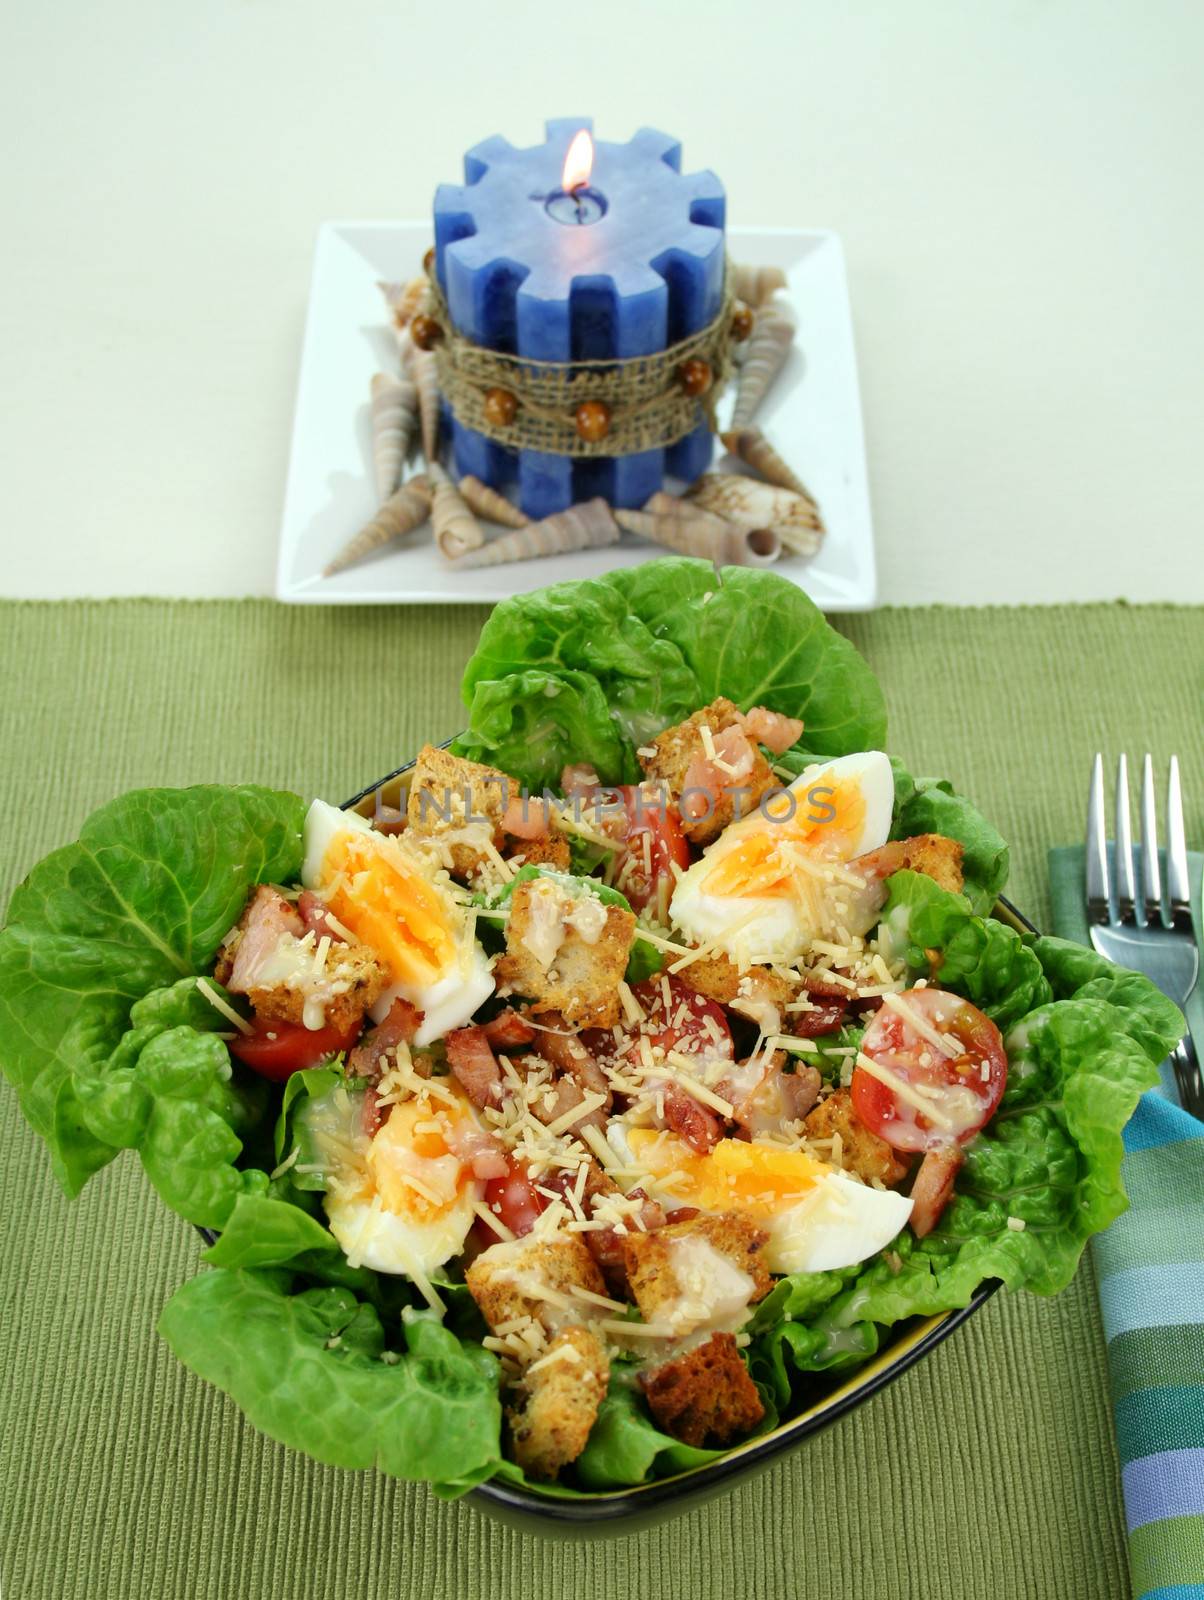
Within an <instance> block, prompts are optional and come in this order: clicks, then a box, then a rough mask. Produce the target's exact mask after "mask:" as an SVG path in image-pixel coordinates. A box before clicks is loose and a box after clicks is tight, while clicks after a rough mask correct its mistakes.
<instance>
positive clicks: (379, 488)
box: [371, 372, 418, 504]
mask: <svg viewBox="0 0 1204 1600" xmlns="http://www.w3.org/2000/svg"><path fill="white" fill-rule="evenodd" d="M371 406H372V465H373V467H374V469H375V471H376V492H377V495H378V496H379V497H380V500H381V503H382V504H383V503H384V502H385V501H386V500H387V499H388V498H389V496H390V495H391V494H393V493H394V492H395V491H396V489H397V487H398V485H399V484H400V483H401V472H402V468H403V467H404V466H405V460H406V457H407V456H408V455H409V453H410V440H411V439H412V438H413V437H414V424H415V422H416V421H417V420H418V391H417V389H415V387H414V385H413V384H412V383H411V382H410V380H409V379H408V378H396V377H394V376H393V374H392V373H391V372H375V373H373V375H372V401H371Z"/></svg>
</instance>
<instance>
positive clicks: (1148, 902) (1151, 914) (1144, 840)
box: [1141, 750, 1162, 923]
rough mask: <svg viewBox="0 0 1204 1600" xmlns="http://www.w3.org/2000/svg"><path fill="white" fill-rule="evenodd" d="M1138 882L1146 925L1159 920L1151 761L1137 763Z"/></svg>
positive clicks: (1148, 758) (1159, 881) (1159, 883)
mask: <svg viewBox="0 0 1204 1600" xmlns="http://www.w3.org/2000/svg"><path fill="white" fill-rule="evenodd" d="M1141 882H1142V887H1143V888H1144V890H1145V918H1146V921H1147V922H1151V923H1160V922H1161V921H1162V873H1161V870H1160V869H1159V866H1158V815H1157V812H1156V810H1155V808H1154V758H1153V756H1151V755H1150V753H1149V751H1148V750H1147V751H1146V757H1145V760H1144V761H1143V762H1142V764H1141Z"/></svg>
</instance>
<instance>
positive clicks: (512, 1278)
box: [464, 1233, 606, 1328]
mask: <svg viewBox="0 0 1204 1600" xmlns="http://www.w3.org/2000/svg"><path fill="white" fill-rule="evenodd" d="M464 1281H465V1282H466V1283H467V1285H468V1291H469V1293H470V1294H471V1295H472V1297H473V1299H474V1300H475V1301H476V1303H477V1306H478V1307H479V1308H480V1312H481V1315H482V1316H483V1317H484V1318H485V1321H486V1322H487V1323H488V1324H489V1326H490V1327H491V1328H497V1327H500V1326H501V1325H502V1324H503V1323H506V1322H510V1321H513V1319H514V1318H516V1317H531V1318H532V1319H533V1320H534V1321H536V1322H539V1323H541V1324H542V1325H543V1326H549V1325H550V1321H556V1320H557V1319H558V1317H560V1316H561V1315H562V1313H563V1312H564V1309H565V1304H566V1302H567V1303H568V1304H576V1305H580V1304H582V1302H581V1301H579V1300H574V1299H573V1297H572V1295H571V1293H570V1291H571V1290H572V1289H573V1288H574V1287H576V1288H578V1289H589V1290H590V1291H592V1293H594V1294H605V1293H606V1285H605V1284H604V1283H603V1281H602V1274H601V1272H599V1270H598V1267H597V1263H596V1262H595V1261H594V1258H593V1256H591V1255H590V1253H589V1251H588V1250H587V1249H586V1247H585V1245H584V1243H583V1242H582V1239H581V1235H580V1234H577V1233H558V1234H555V1235H554V1236H552V1237H549V1238H540V1237H539V1236H538V1235H536V1234H528V1235H527V1236H526V1237H525V1238H522V1239H507V1240H505V1241H504V1242H503V1243H501V1244H494V1245H490V1247H489V1248H488V1250H483V1251H482V1252H481V1254H480V1255H479V1256H477V1258H476V1260H475V1261H474V1262H473V1263H472V1264H471V1266H469V1267H468V1268H467V1270H466V1271H465V1274H464Z"/></svg>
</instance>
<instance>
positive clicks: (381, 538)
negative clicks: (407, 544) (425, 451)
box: [322, 476, 431, 578]
mask: <svg viewBox="0 0 1204 1600" xmlns="http://www.w3.org/2000/svg"><path fill="white" fill-rule="evenodd" d="M430 510H431V486H430V483H429V482H428V480H427V479H426V478H425V477H421V476H420V477H417V478H411V479H410V481H409V482H408V483H403V484H402V486H401V488H400V489H398V491H397V493H396V494H394V495H391V496H390V497H389V499H388V500H386V501H385V503H384V505H383V506H381V508H380V510H379V511H378V512H377V513H376V515H375V516H374V517H373V518H372V521H371V522H369V523H367V524H366V525H365V526H364V527H362V528H361V529H360V531H359V532H358V533H357V534H356V536H355V538H354V539H352V541H351V542H350V544H348V545H345V546H344V548H343V549H342V550H340V551H339V553H338V555H337V556H335V558H334V560H333V561H332V562H330V564H329V565H328V566H327V567H326V568H325V570H324V571H323V573H322V576H323V577H324V578H329V577H332V576H333V575H334V574H335V573H336V572H342V570H343V569H344V567H350V566H354V564H355V563H356V562H357V561H362V560H363V558H364V557H365V556H368V555H371V554H372V552H373V551H374V550H381V549H383V548H384V546H385V545H387V544H392V543H393V542H394V540H396V539H401V538H404V536H405V535H406V534H407V533H413V531H414V529H415V528H420V527H421V526H422V524H423V523H424V522H425V521H426V519H427V517H428V516H429V515H430Z"/></svg>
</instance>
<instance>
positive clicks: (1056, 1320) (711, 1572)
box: [0, 601, 1204, 1600]
mask: <svg viewBox="0 0 1204 1600" xmlns="http://www.w3.org/2000/svg"><path fill="white" fill-rule="evenodd" d="M484 615H485V612H484V609H483V608H479V607H466V606H460V607H453V608H450V609H447V610H425V611H423V610H415V609H402V610H371V611H369V610H365V611H325V610H318V609H310V608H305V609H295V610H289V609H284V608H280V607H277V606H275V605H273V604H271V603H268V602H258V601H247V602H238V603H226V602H221V603H191V602H189V603H180V604H169V603H162V602H154V601H119V602H113V603H107V604H90V603H85V604H73V605H17V604H0V682H3V684H4V686H5V693H4V694H3V696H2V697H0V749H2V750H3V752H4V755H3V760H2V761H0V828H2V829H3V850H2V854H0V863H2V865H0V872H2V874H3V882H2V883H0V890H2V892H3V894H4V895H5V896H7V893H8V890H9V889H11V887H12V885H13V883H14V882H15V881H16V879H17V878H18V877H19V876H20V875H21V873H22V872H24V871H25V870H26V869H27V868H28V866H30V865H31V864H32V863H33V862H34V861H35V860H36V859H37V858H38V857H39V856H40V855H42V854H43V853H44V852H45V851H46V850H48V849H51V848H52V847H53V846H55V845H57V844H60V843H63V842H65V841H66V840H68V839H70V838H73V837H74V835H75V832H76V829H77V827H78V825H79V823H80V822H81V821H82V819H83V817H84V816H85V815H86V813H87V812H88V811H89V810H90V809H91V808H92V807H93V806H95V805H97V804H99V803H100V802H101V801H103V800H105V799H107V798H108V797H109V796H111V795H112V794H114V793H116V792H117V791H119V790H121V789H125V788H129V787H133V786H135V785H140V784H151V783H168V784H184V783H193V782H199V781H206V780H215V781H234V780H239V779H256V780H259V781H262V782H266V783H272V784H280V785H287V786H290V787H293V788H295V789H298V790H300V791H301V792H302V793H306V794H308V793H318V794H321V795H323V796H325V797H327V798H329V799H332V800H338V799H341V798H343V797H344V796H345V795H346V794H348V793H350V792H352V791H353V790H355V789H357V788H359V787H360V786H361V785H362V784H364V783H365V782H367V781H369V780H370V779H371V778H373V777H375V776H377V775H378V774H379V773H382V772H384V771H386V770H387V769H388V768H390V767H392V766H395V765H397V764H398V763H399V761H401V760H402V759H403V758H405V757H406V756H408V755H409V754H410V753H411V752H412V751H413V750H414V748H415V747H416V746H417V744H418V743H419V742H421V741H422V740H423V739H426V738H434V739H438V738H444V737H446V736H447V735H449V734H451V733H453V732H455V731H456V729H457V728H458V727H459V707H458V702H457V696H456V684H457V679H458V675H459V669H460V667H461V665H462V663H463V661H464V659H465V657H466V655H467V654H468V652H469V650H470V649H471V646H472V643H473V640H474V638H475V635H476V632H477V629H478V628H479V626H480V623H481V621H482V619H483V617H484ZM841 626H842V628H843V630H844V631H846V632H847V633H848V634H849V635H850V636H851V637H852V638H853V639H854V641H855V642H856V643H857V644H858V645H859V646H860V647H861V648H862V649H863V650H864V651H865V652H866V654H867V655H868V656H869V657H870V659H871V661H872V662H873V664H874V666H875V667H876V669H877V670H878V672H879V674H880V676H881V677H882V679H883V681H884V683H885V684H886V686H887V695H888V699H889V702H890V712H891V727H892V733H891V747H892V749H893V750H895V751H896V752H897V753H898V754H900V755H901V756H903V757H904V758H906V759H907V761H908V763H909V765H910V766H911V767H912V769H913V771H916V772H918V773H928V772H937V773H941V774H944V775H947V776H949V777H951V778H953V779H955V780H956V781H957V782H958V783H959V785H960V786H962V787H963V788H965V789H966V790H967V791H968V792H969V793H971V794H972V795H974V796H975V797H976V799H977V800H978V802H979V803H980V805H981V806H982V807H983V809H984V810H985V811H987V812H988V813H989V814H990V815H991V816H993V818H994V819H995V821H996V822H997V823H998V824H999V825H1000V826H1001V827H1002V828H1003V830H1004V831H1005V833H1006V834H1007V835H1008V837H1009V838H1010V840H1011V841H1012V845H1013V861H1014V871H1013V879H1012V888H1011V892H1012V894H1013V897H1014V898H1015V899H1016V900H1017V902H1018V903H1019V904H1020V905H1021V906H1022V907H1024V908H1025V909H1026V910H1028V911H1029V913H1030V915H1032V916H1033V917H1034V918H1035V919H1036V920H1037V921H1041V920H1042V919H1043V918H1044V916H1045V912H1046V908H1047V893H1046V885H1045V879H1044V874H1045V851H1046V847H1047V846H1048V845H1049V844H1051V843H1053V842H1060V841H1069V840H1073V839H1076V838H1078V837H1079V835H1080V832H1081V828H1082V806H1083V798H1084V793H1085V788H1086V779H1087V768H1088V760H1089V757H1090V755H1091V753H1092V752H1093V751H1094V750H1095V749H1096V748H1098V747H1103V748H1105V749H1110V750H1117V749H1121V748H1127V749H1128V750H1129V751H1130V752H1131V753H1132V752H1141V751H1143V750H1145V749H1150V750H1152V751H1153V752H1154V753H1155V755H1157V756H1160V757H1165V756H1166V755H1167V754H1168V753H1169V752H1170V751H1171V750H1172V749H1173V748H1178V750H1179V752H1180V755H1181V756H1182V757H1183V759H1184V780H1185V783H1186V784H1187V786H1188V790H1189V795H1190V805H1189V811H1188V828H1189V833H1190V834H1191V836H1192V839H1193V841H1194V842H1196V843H1199V842H1200V840H1201V839H1202V838H1204V810H1202V806H1204V750H1202V748H1201V742H1200V706H1201V691H1202V690H1204V610H1200V609H1176V608H1171V607H1142V608H1130V607H1124V606H1089V607H1082V608H1073V607H1058V608H1053V609H1023V610H1003V609H992V610H975V611H971V610H951V609H945V608H939V607H938V608H926V609H921V610H905V611H886V612H881V613H879V614H877V615H875V616H872V617H865V618H853V619H849V620H847V621H845V622H842V624H841ZM0 1116H2V1118H3V1132H4V1143H3V1151H4V1158H3V1161H2V1162H0V1219H2V1222H3V1227H4V1247H3V1255H2V1258H0V1259H2V1260H3V1268H2V1269H0V1272H2V1275H3V1276H2V1284H3V1298H2V1302H0V1303H2V1306H3V1314H2V1316H0V1363H2V1366H0V1370H2V1371H3V1375H4V1381H3V1386H2V1390H0V1393H2V1399H0V1405H2V1406H3V1414H2V1416H0V1451H2V1455H3V1459H2V1460H0V1518H2V1525H3V1537H4V1541H5V1544H4V1551H3V1556H2V1557H0V1586H2V1592H3V1594H4V1596H5V1600H108V1597H110V1596H113V1597H121V1600H126V1597H132V1600H210V1597H211V1600H234V1597H244V1596H245V1597H250V1600H261V1597H262V1600H268V1597H271V1600H335V1597H339V1600H342V1597H344V1596H349V1595H354V1596H357V1597H364V1600H368V1597H371V1600H377V1597H381V1600H385V1597H387V1600H411V1597H413V1600H417V1597H419V1596H421V1597H423V1600H427V1597H429V1596H432V1595H434V1596H438V1597H440V1600H519V1597H526V1596H531V1597H542V1596H557V1597H559V1596H565V1597H569V1596H571V1597H573V1600H595V1597H597V1600H603V1597H605V1600H611V1597H621V1600H744V1597H746V1596H747V1597H752V1596H756V1597H757V1600H777V1597H779V1596H780V1597H786V1596H796V1595H797V1596H805V1597H806V1600H829V1597H831V1600H850V1597H853V1596H856V1597H858V1600H886V1597H890V1600H902V1597H914V1600H962V1597H964V1596H967V1595H972V1596H975V1597H976V1600H994V1597H996V1596H999V1597H1006V1600H1028V1597H1037V1596H1040V1597H1042V1600H1044V1597H1055V1596H1056V1597H1058V1600H1080V1597H1081V1600H1111V1597H1114V1596H1115V1597H1121V1596H1123V1595H1124V1594H1125V1593H1126V1584H1127V1578H1126V1567H1125V1547H1124V1535H1123V1526H1122V1523H1121V1516H1120V1500H1119V1492H1118V1483H1117V1469H1116V1456H1115V1451H1114V1448H1113V1443H1112V1437H1111V1423H1110V1413H1109V1406H1108V1398H1107V1390H1106V1380H1105V1369H1104V1355H1103V1346H1102V1339H1101V1333H1100V1326H1099V1319H1098V1312H1097V1309H1096V1300H1095V1293H1094V1285H1093V1284H1092V1283H1091V1281H1090V1278H1089V1272H1090V1268H1089V1266H1087V1265H1086V1264H1085V1265H1084V1268H1083V1271H1082V1273H1081V1274H1080V1276H1079V1278H1078V1280H1077V1282H1076V1283H1075V1284H1074V1286H1073V1287H1072V1288H1071V1289H1070V1290H1068V1291H1067V1292H1066V1293H1065V1294H1064V1295H1062V1296H1061V1297H1060V1298H1059V1299H1057V1300H1056V1301H1043V1300H1038V1299H1036V1298H1033V1297H1025V1296H1020V1297H1012V1296H1008V1295H1003V1294H1000V1295H997V1296H996V1297H995V1298H994V1299H993V1300H992V1301H991V1302H990V1304H989V1305H988V1306H987V1308H986V1309H985V1310H984V1311H983V1312H982V1313H981V1314H980V1315H978V1316H977V1317H975V1318H973V1319H972V1320H971V1321H970V1323H969V1324H968V1325H967V1326H966V1327H965V1328H964V1329H963V1330H961V1331H960V1332H959V1333H957V1334H956V1335H955V1336H954V1337H953V1338H952V1339H951V1340H950V1341H949V1342H948V1343H947V1344H945V1345H943V1346H942V1347H941V1348H940V1349H939V1350H938V1351H937V1352H936V1354H935V1355H933V1356H932V1357H931V1358H930V1359H929V1360H927V1361H924V1362H922V1363H921V1364H920V1365H919V1367H917V1368H916V1369H914V1370H913V1371H912V1372H910V1373H909V1374H907V1375H906V1376H905V1377H903V1378H902V1379H901V1380H900V1381H899V1382H898V1383H896V1384H895V1385H894V1386H893V1387H892V1388H890V1389H889V1390H888V1391H887V1392H886V1393H885V1394H883V1395H881V1396H880V1397H879V1398H877V1399H875V1400H874V1401H872V1402H870V1403H869V1404H868V1405H867V1406H865V1407H864V1408H863V1409H862V1410H860V1411H858V1412H856V1413H855V1414H854V1415H853V1416H852V1417H851V1418H849V1419H848V1420H846V1421H845V1422H843V1423H840V1424H838V1425H837V1426H835V1427H834V1428H832V1429H831V1430H830V1431H829V1432H827V1433H826V1434H823V1435H822V1436H820V1437H819V1438H818V1439H816V1440H814V1441H813V1442H811V1443H809V1444H808V1445H806V1446H804V1448H803V1449H802V1450H800V1451H799V1452H797V1453H796V1454H795V1455H794V1456H792V1457H791V1458H790V1460H789V1461H787V1462H785V1463H783V1464H782V1465H780V1466H778V1467H776V1468H774V1469H773V1470H772V1471H770V1472H769V1473H767V1474H766V1475H765V1476H763V1477H762V1478H760V1479H758V1480H757V1481H755V1482H754V1483H752V1484H750V1485H748V1486H746V1487H744V1488H742V1489H740V1490H738V1491H737V1492H736V1493H734V1494H732V1495H730V1496H728V1497H726V1498H724V1499H721V1500H718V1501H716V1502H713V1503H712V1504H711V1505H710V1506H707V1507H704V1508H703V1509H701V1510H699V1511H696V1512H692V1513H690V1514H689V1515H688V1516H686V1517H684V1518H681V1519H678V1520H677V1521H675V1522H672V1523H669V1524H667V1525H665V1526H663V1527H661V1528H659V1529H655V1530H653V1531H650V1532H646V1533H641V1534H638V1535H634V1536H631V1537H628V1538H625V1539H620V1540H616V1541H604V1542H595V1543H584V1544H572V1543H550V1542H545V1541H543V1540H540V1539H537V1538H533V1537H530V1536H527V1535H524V1534H519V1533H516V1532H512V1531H510V1530H509V1529H506V1528H503V1527H500V1526H499V1525H497V1524H495V1523H491V1522H489V1521H486V1520H485V1519H484V1518H483V1517H481V1516H480V1515H479V1514H478V1513H477V1512H476V1511H474V1510H472V1509H470V1507H469V1506H468V1505H466V1504H458V1505H450V1506H449V1505H444V1504H440V1503H438V1502H436V1501H435V1500H433V1499H432V1498H431V1496H430V1495H429V1494H428V1493H427V1492H426V1490H424V1489H421V1488H416V1487H414V1486H412V1485H405V1484H398V1483H394V1482H391V1481H389V1480H387V1479H385V1478H382V1477H378V1476H375V1475H371V1474H353V1473H349V1472H341V1471H336V1470H333V1469H330V1468H325V1467H319V1466H316V1465H314V1464H313V1463H311V1462H309V1461H306V1460H305V1459H303V1458H302V1457H299V1456H294V1455H291V1454H290V1453H289V1452H288V1451H286V1450H284V1449H282V1448H281V1447H279V1446H277V1445H275V1444H272V1443H270V1442H269V1441H267V1440H265V1439H263V1438H261V1437H260V1436H259V1435H257V1434H256V1433H255V1432H253V1431H252V1429H251V1428H250V1427H249V1426H248V1425H247V1424H246V1423H244V1422H243V1420H242V1418H241V1417H240V1415H239V1414H238V1413H237V1412H236V1410H235V1409H234V1407H233V1405H232V1404H230V1402H228V1401H227V1400H226V1399H225V1398H224V1397H223V1396H221V1395H219V1394H217V1393H215V1392H214V1391H212V1390H209V1389H207V1388H205V1387H204V1386H203V1385H202V1384H201V1383H199V1382H198V1381H197V1380H196V1379H194V1378H193V1377H191V1376H190V1375H189V1374H188V1373H186V1372H184V1370H183V1369H182V1368H180V1367H178V1366H177V1365H176V1363H175V1361H174V1360H173V1358H172V1357H171V1355H170V1354H169V1352H168V1351H167V1349H166V1347H165V1346H164V1345H163V1344H162V1342H161V1341H160V1340H159V1339H158V1338H157V1336H156V1335H155V1333H154V1323H155V1318H156V1316H157V1314H158V1312H159V1309H160V1307H161V1306H162V1304H163V1302H164V1301H165V1300H166V1299H167V1297H168V1295H169V1294H170V1293H171V1291H172V1290H173V1289H174V1288H175V1286H176V1285H177V1284H178V1283H179V1282H180V1281H181V1280H182V1279H183V1278H184V1277H186V1276H188V1275H190V1274H191V1273H192V1272H194V1271H195V1270H196V1257H197V1251H198V1242H197V1240H196V1238H195V1236H194V1235H193V1234H192V1232H191V1231H190V1230H189V1229H188V1228H187V1227H186V1226H185V1225H184V1224H183V1223H182V1222H179V1221H178V1220H177V1219H176V1218H174V1217H173V1216H172V1215H171V1214H170V1213H168V1212H167V1211H166V1210H165V1209H164V1208H163V1207H162V1206H161V1205H160V1204H159V1203H158V1201H157V1200H156V1199H155V1197H154V1196H153V1194H152V1193H151V1191H150V1187H149V1185H148V1184H147V1183H146V1182H144V1181H143V1179H142V1177H141V1174H140V1171H139V1169H138V1167H137V1164H136V1163H135V1162H133V1161H132V1160H131V1159H130V1158H123V1159H122V1160H121V1161H119V1162H117V1163H115V1165H114V1166H112V1167H110V1168H109V1169H108V1170H107V1171H105V1172H104V1173H102V1174H101V1175H100V1176H99V1177H98V1178H96V1179H95V1180H93V1182H92V1183H91V1184H90V1185H89V1187H88V1188H87V1189H86V1190H85V1192H84V1194H83V1196H82V1197H81V1198H80V1199H79V1200H78V1201H77V1202H76V1203H75V1204H74V1205H69V1204H68V1203H67V1202H66V1201H65V1200H64V1199H63V1198H62V1197H61V1196H60V1195H59V1194H58V1192H57V1190H56V1189H55V1188H54V1186H53V1185H52V1183H51V1181H50V1178H49V1174H48V1171H47V1164H46V1161H45V1160H44V1158H43V1154H42V1150H41V1148H40V1146H39V1144H38V1142H37V1140H36V1139H35V1138H34V1137H33V1135H32V1134H30V1133H29V1132H28V1131H27V1130H26V1129H25V1127H24V1125H23V1124H22V1123H21V1122H20V1120H19V1118H18V1117H17V1114H16V1110H15V1106H14V1103H13V1097H12V1095H11V1094H10V1093H9V1092H8V1091H7V1090H6V1089H5V1090H3V1091H2V1092H0Z"/></svg>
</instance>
